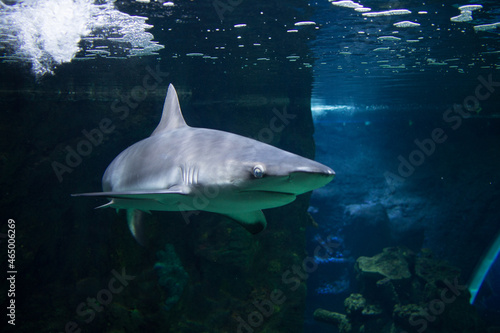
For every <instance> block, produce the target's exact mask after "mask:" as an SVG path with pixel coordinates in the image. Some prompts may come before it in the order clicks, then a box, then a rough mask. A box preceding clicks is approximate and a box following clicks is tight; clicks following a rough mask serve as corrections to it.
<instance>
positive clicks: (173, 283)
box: [154, 244, 189, 310]
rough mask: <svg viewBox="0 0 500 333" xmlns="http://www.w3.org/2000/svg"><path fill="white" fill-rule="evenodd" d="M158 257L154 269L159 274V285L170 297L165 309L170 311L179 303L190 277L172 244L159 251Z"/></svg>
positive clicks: (166, 301)
mask: <svg viewBox="0 0 500 333" xmlns="http://www.w3.org/2000/svg"><path fill="white" fill-rule="evenodd" d="M156 256H157V257H158V260H159V261H158V262H157V263H155V266H154V269H155V270H156V272H157V273H158V279H159V280H158V284H159V285H160V286H161V287H162V288H163V289H164V290H165V291H166V293H167V295H168V298H167V299H166V300H165V303H164V307H165V309H167V310H170V308H172V306H174V305H175V304H176V303H177V302H178V301H179V298H180V296H181V294H182V291H183V290H184V287H185V286H186V283H187V282H188V279H189V275H188V274H187V273H186V271H185V270H184V267H183V266H182V263H181V260H180V259H179V257H178V256H177V253H175V250H174V246H173V245H172V244H166V245H165V250H164V251H161V250H160V251H158V252H157V253H156Z"/></svg>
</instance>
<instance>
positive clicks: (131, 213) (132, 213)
mask: <svg viewBox="0 0 500 333" xmlns="http://www.w3.org/2000/svg"><path fill="white" fill-rule="evenodd" d="M143 220H144V212H142V211H140V210H137V209H127V223H128V228H129V229H130V232H131V233H132V235H133V236H134V238H135V240H136V241H137V242H138V243H139V244H141V245H142V246H144V245H145V244H146V236H145V235H144V228H143Z"/></svg>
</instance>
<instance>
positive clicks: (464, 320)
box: [314, 247, 487, 333]
mask: <svg viewBox="0 0 500 333" xmlns="http://www.w3.org/2000/svg"><path fill="white" fill-rule="evenodd" d="M355 270H356V273H357V276H356V279H357V280H358V286H359V293H353V294H351V295H350V296H349V297H347V298H346V299H345V300H344V306H345V314H343V313H337V312H331V311H328V310H325V309H316V311H315V312H314V318H315V319H316V320H318V321H322V322H327V323H331V324H333V325H335V326H337V328H338V330H339V332H341V333H357V332H364V333H368V332H377V333H385V332H387V333H413V332H418V333H421V332H424V331H425V332H428V333H438V332H439V333H448V332H450V333H451V332H454V333H457V332H462V333H466V332H486V331H487V329H486V327H485V326H484V324H483V323H482V322H481V320H480V318H479V316H478V315H477V314H476V311H475V309H474V308H473V307H472V306H471V305H470V304H469V297H470V294H469V292H468V290H467V289H466V286H465V285H463V283H462V282H461V281H460V279H459V276H460V270H459V269H457V268H455V267H453V266H451V265H449V264H448V263H447V262H445V261H442V260H438V259H435V258H433V255H432V253H431V252H430V251H429V250H422V251H421V252H419V253H414V252H412V251H410V250H408V249H406V248H400V247H398V248H394V247H393V248H385V249H384V250H383V252H382V253H379V254H377V255H375V256H373V257H359V258H358V259H357V261H356V265H355ZM332 332H333V330H332Z"/></svg>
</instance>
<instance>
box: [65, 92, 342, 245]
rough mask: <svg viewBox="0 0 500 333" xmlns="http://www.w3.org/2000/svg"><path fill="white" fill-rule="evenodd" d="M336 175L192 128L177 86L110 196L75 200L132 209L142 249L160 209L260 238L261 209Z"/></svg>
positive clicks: (113, 179)
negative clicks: (195, 214)
mask: <svg viewBox="0 0 500 333" xmlns="http://www.w3.org/2000/svg"><path fill="white" fill-rule="evenodd" d="M334 175H335V173H334V172H333V170H332V169H330V168H329V167H327V166H325V165H322V164H320V163H318V162H315V161H312V160H310V159H307V158H304V157H301V156H298V155H295V154H292V153H289V152H286V151H284V150H281V149H278V148H276V147H273V146H271V145H268V144H265V143H262V142H259V141H256V140H253V139H249V138H246V137H243V136H240V135H236V134H232V133H228V132H223V131H218V130H212V129H205V128H193V127H189V126H188V125H187V124H186V122H185V121H184V118H183V116H182V113H181V109H180V105H179V100H178V98H177V93H176V91H175V88H174V86H173V85H170V86H169V87H168V93H167V97H166V99H165V104H164V107H163V113H162V117H161V120H160V123H159V124H158V127H156V129H155V130H154V131H153V133H152V134H151V136H150V137H148V138H146V139H144V140H142V141H139V142H137V143H135V144H133V145H132V146H130V147H128V148H127V149H125V150H124V151H123V152H121V153H120V154H119V155H118V156H117V157H116V158H115V159H114V160H113V161H112V162H111V164H110V165H109V166H108V168H107V169H106V171H105V172H104V176H103V177H102V188H103V192H95V193H81V194H73V196H98V197H106V198H109V199H110V200H111V201H110V202H109V203H108V204H105V205H103V206H101V207H112V208H116V209H126V210H127V219H128V225H129V228H130V230H131V232H132V234H133V235H134V237H135V238H136V239H137V240H138V241H139V242H140V243H142V241H141V238H142V236H141V234H140V233H141V230H140V221H141V213H142V212H150V211H154V210H159V211H180V212H186V211H193V210H204V211H208V212H214V213H219V214H223V215H226V216H229V217H230V218H232V219H234V220H236V221H237V222H238V223H240V224H241V225H242V226H243V227H245V228H246V229H247V230H248V231H250V232H251V233H253V234H255V233H258V232H260V231H262V230H263V229H264V228H265V227H266V218H265V216H264V214H263V213H262V211H261V209H267V208H273V207H279V206H283V205H286V204H288V203H290V202H292V201H294V200H295V198H296V196H297V195H299V194H302V193H305V192H309V191H312V190H314V189H316V188H319V187H322V186H324V185H326V184H328V183H329V182H330V181H331V180H332V179H333V177H334ZM98 208H100V207H98ZM184 214H185V213H184Z"/></svg>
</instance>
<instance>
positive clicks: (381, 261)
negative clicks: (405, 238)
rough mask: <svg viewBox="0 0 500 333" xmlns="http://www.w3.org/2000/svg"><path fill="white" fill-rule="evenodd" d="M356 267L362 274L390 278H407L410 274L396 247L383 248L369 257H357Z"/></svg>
mask: <svg viewBox="0 0 500 333" xmlns="http://www.w3.org/2000/svg"><path fill="white" fill-rule="evenodd" d="M357 268H358V269H359V272H360V273H361V274H363V275H367V276H373V277H375V278H377V279H378V278H381V279H382V280H383V279H384V278H387V279H390V280H399V279H407V278H409V277H410V276H411V274H410V271H409V268H408V263H407V262H406V260H405V257H404V255H403V254H402V253H401V252H400V251H399V249H397V248H385V249H384V250H383V252H382V253H380V254H377V255H376V256H373V257H371V258H369V257H359V258H358V260H357Z"/></svg>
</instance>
